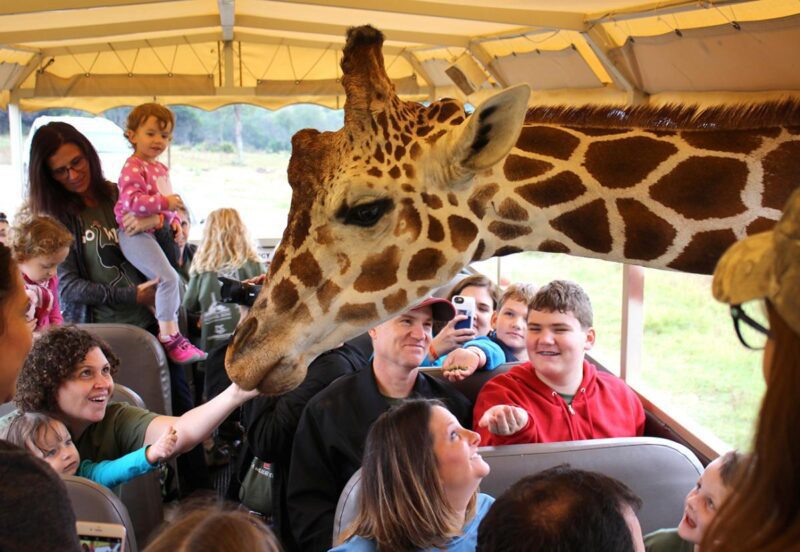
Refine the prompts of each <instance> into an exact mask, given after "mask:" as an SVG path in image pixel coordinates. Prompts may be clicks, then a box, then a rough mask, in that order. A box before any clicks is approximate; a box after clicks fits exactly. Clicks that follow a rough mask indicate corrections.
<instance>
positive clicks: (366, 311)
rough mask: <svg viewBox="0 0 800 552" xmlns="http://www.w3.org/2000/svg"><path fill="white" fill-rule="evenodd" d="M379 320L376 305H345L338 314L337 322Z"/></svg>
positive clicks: (354, 322)
mask: <svg viewBox="0 0 800 552" xmlns="http://www.w3.org/2000/svg"><path fill="white" fill-rule="evenodd" d="M376 318H378V308H377V307H376V306H375V303H356V304H353V303H345V304H344V305H342V308H340V309H339V312H337V313H336V322H352V323H353V324H358V323H359V322H369V321H371V320H375V319H376Z"/></svg>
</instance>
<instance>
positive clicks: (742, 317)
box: [731, 301, 770, 351]
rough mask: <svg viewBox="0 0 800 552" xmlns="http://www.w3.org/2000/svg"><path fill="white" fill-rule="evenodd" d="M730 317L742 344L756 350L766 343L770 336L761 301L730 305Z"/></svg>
mask: <svg viewBox="0 0 800 552" xmlns="http://www.w3.org/2000/svg"><path fill="white" fill-rule="evenodd" d="M731 317H732V318H733V327H734V329H735V330H736V335H737V336H738V337H739V341H741V342H742V345H744V346H745V347H747V348H748V349H753V350H756V351H758V350H761V349H763V348H764V347H765V346H766V345H767V340H768V339H769V338H770V333H769V321H768V320H767V313H766V309H765V308H764V303H763V301H751V302H750V303H745V304H743V305H731Z"/></svg>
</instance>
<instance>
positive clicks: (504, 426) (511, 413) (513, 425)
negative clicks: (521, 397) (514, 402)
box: [478, 404, 528, 435]
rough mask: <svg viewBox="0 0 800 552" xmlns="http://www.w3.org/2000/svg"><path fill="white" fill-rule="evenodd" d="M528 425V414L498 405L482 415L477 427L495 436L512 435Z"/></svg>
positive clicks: (507, 406)
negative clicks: (485, 429)
mask: <svg viewBox="0 0 800 552" xmlns="http://www.w3.org/2000/svg"><path fill="white" fill-rule="evenodd" d="M526 425H528V413H527V412H526V411H525V410H524V409H522V408H520V407H518V406H511V405H510V404H498V405H496V406H493V407H491V408H490V409H489V410H487V411H486V412H484V413H483V416H481V419H480V421H479V422H478V426H479V427H485V428H487V429H488V430H489V433H493V434H495V435H514V434H515V433H516V432H518V431H519V430H521V429H522V428H524V427H525V426H526Z"/></svg>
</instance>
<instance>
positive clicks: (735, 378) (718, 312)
mask: <svg viewBox="0 0 800 552" xmlns="http://www.w3.org/2000/svg"><path fill="white" fill-rule="evenodd" d="M495 262H496V261H488V262H485V263H482V264H481V266H480V267H479V270H482V271H484V272H486V273H487V274H491V275H494V274H496V270H497V269H496V265H494V263H495ZM500 262H501V267H502V273H503V277H504V278H507V279H508V280H509V281H510V282H516V281H525V282H531V283H534V284H543V283H546V282H549V281H550V280H553V279H557V278H560V279H564V278H566V279H571V280H574V281H576V282H578V283H580V284H581V285H582V286H583V287H584V289H586V291H587V293H588V294H589V297H590V298H591V299H592V305H593V310H594V318H595V329H596V331H597V345H596V347H595V349H594V350H593V351H592V355H594V356H595V358H597V360H598V361H599V362H602V363H603V364H604V365H606V367H607V368H609V369H611V370H615V369H617V368H618V366H619V364H620V320H621V312H622V309H621V305H622V303H621V298H622V266H621V265H619V264H616V263H609V262H605V261H598V260H594V259H583V258H578V257H570V256H566V255H555V254H547V253H520V254H518V255H514V256H511V257H506V258H503V259H501V261H500ZM644 295H645V303H644V305H645V307H644V316H645V328H644V343H643V349H644V350H643V358H642V365H641V366H640V367H639V370H638V376H634V377H633V378H632V382H633V383H634V385H636V386H637V388H640V389H642V390H644V392H645V394H647V395H650V394H652V395H654V396H655V397H654V398H657V399H658V400H659V402H660V403H661V404H664V405H665V406H666V407H667V410H668V411H670V412H677V413H678V414H679V415H681V416H683V417H689V418H691V419H692V420H694V421H695V422H697V423H699V424H700V425H702V426H704V427H706V428H707V429H709V430H711V431H712V432H713V433H714V434H715V435H716V436H717V437H719V438H720V439H722V440H723V441H725V442H726V443H729V444H730V445H732V446H735V447H737V448H741V449H748V448H749V447H750V440H751V438H752V431H753V422H754V420H755V417H756V415H757V412H758V407H759V404H760V401H761V397H762V395H763V392H764V380H763V377H762V375H761V354H760V353H757V352H753V351H749V350H747V349H745V348H744V347H742V345H741V344H740V343H739V340H738V339H737V338H736V334H735V333H734V331H733V325H732V324H731V319H730V315H729V314H728V309H727V307H726V306H725V305H722V304H720V303H717V302H716V301H715V300H714V299H713V298H712V296H711V278H710V277H709V276H698V275H693V274H682V273H677V272H668V271H661V270H652V269H647V270H646V271H645V293H644Z"/></svg>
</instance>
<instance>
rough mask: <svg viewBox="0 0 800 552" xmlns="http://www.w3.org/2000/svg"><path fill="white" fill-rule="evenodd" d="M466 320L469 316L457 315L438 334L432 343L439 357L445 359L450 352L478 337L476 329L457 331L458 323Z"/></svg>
mask: <svg viewBox="0 0 800 552" xmlns="http://www.w3.org/2000/svg"><path fill="white" fill-rule="evenodd" d="M466 319H467V315H465V314H457V315H456V316H455V318H453V319H452V320H450V322H448V323H447V324H446V325H445V327H444V328H442V329H441V330H439V333H438V334H436V337H434V338H433V341H431V347H432V348H433V350H434V351H436V354H437V355H438V356H440V357H443V356H444V355H446V354H447V353H449V352H450V351H452V350H454V349H457V348H459V347H461V346H462V345H463V344H464V343H466V342H467V341H469V340H471V339H475V337H476V336H477V334H476V333H475V328H462V329H460V330H457V329H456V327H455V326H456V324H457V323H459V322H461V321H462V320H466ZM431 360H433V359H431Z"/></svg>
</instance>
